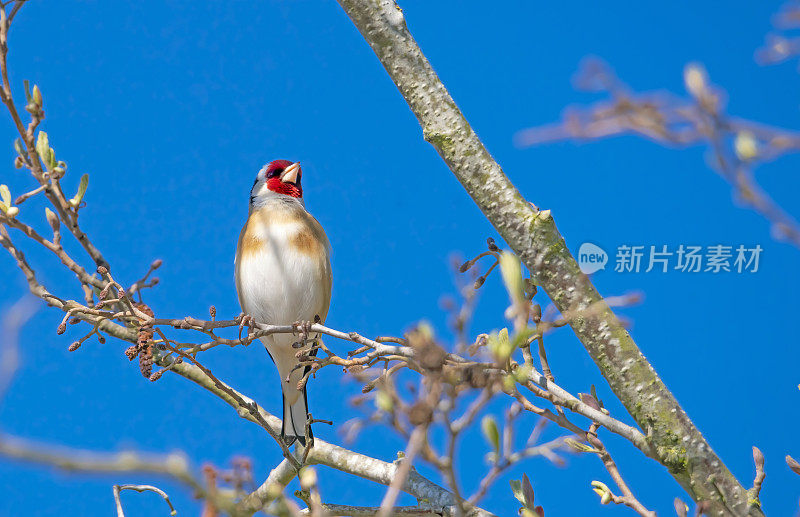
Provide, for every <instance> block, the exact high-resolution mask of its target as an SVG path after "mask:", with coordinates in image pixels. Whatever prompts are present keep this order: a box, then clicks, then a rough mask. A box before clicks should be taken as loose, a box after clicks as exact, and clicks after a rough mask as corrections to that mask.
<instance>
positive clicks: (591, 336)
mask: <svg viewBox="0 0 800 517" xmlns="http://www.w3.org/2000/svg"><path fill="white" fill-rule="evenodd" d="M338 1H339V4H340V5H341V6H342V8H343V9H344V11H345V12H346V13H347V15H348V16H349V17H350V19H351V20H352V21H353V23H354V24H355V26H356V28H358V30H359V32H360V33H361V35H362V36H363V37H364V39H366V40H367V42H368V43H369V45H370V47H371V48H372V50H373V51H374V52H375V54H376V55H377V56H378V59H379V60H380V62H381V63H382V64H383V66H384V68H385V69H386V71H387V72H388V73H389V76H390V77H391V78H392V81H394V83H395V85H396V86H397V88H398V89H399V90H400V93H401V94H402V95H403V97H404V98H405V100H406V101H407V102H408V105H409V107H410V108H411V110H412V111H413V112H414V114H415V115H416V117H417V119H418V120H419V123H420V125H421V126H422V131H423V136H424V138H425V140H426V141H428V142H429V143H430V144H432V145H433V146H434V147H435V148H436V150H437V152H438V153H439V155H440V156H441V157H442V159H443V160H444V161H445V163H446V164H447V166H448V167H449V168H450V170H451V171H452V172H453V174H455V176H456V177H457V178H458V180H459V181H460V182H461V184H462V185H463V186H464V188H465V189H466V191H467V192H468V193H469V195H470V196H471V197H472V199H473V200H474V201H475V203H476V204H477V205H478V207H479V208H480V209H481V211H482V212H483V213H484V215H485V216H486V217H487V218H488V219H489V221H490V222H491V223H492V225H493V226H494V227H495V228H496V229H497V231H498V233H499V234H500V235H501V236H502V237H503V239H505V241H506V242H507V243H508V245H509V246H510V247H511V248H512V249H513V250H514V251H515V252H516V253H517V254H518V255H519V257H520V259H521V260H522V261H523V262H524V263H525V265H526V266H527V267H528V268H529V269H530V271H531V272H532V273H533V275H534V279H535V280H536V282H537V283H538V284H539V285H541V286H542V287H543V288H544V289H545V291H546V292H547V294H548V295H549V296H550V298H551V299H552V300H553V302H554V303H555V304H556V306H557V307H558V308H559V310H561V311H562V312H567V311H576V310H581V309H585V308H587V307H589V306H590V305H592V304H595V303H598V302H599V303H603V302H602V297H601V296H600V294H599V293H598V292H597V290H596V289H595V288H594V286H593V285H592V283H591V281H590V280H589V279H588V277H586V276H585V275H584V274H582V273H581V271H580V269H579V268H578V264H577V262H576V261H575V259H574V257H573V256H572V255H571V253H570V252H569V250H568V249H567V247H566V245H565V242H564V239H563V237H562V236H561V234H560V233H559V231H558V229H557V228H556V225H555V223H554V221H553V218H552V216H551V214H550V211H549V210H538V209H537V208H536V207H534V206H532V205H531V204H530V203H528V202H527V201H526V200H525V199H524V198H523V197H522V195H521V194H520V193H519V191H518V190H517V189H516V188H515V187H514V185H513V184H512V183H511V181H510V180H509V179H508V177H507V176H506V175H505V174H504V173H503V171H502V169H501V168H500V166H499V165H498V164H497V162H495V160H494V159H493V158H492V156H491V155H490V154H489V152H488V151H487V150H486V148H485V147H484V146H483V144H482V143H481V141H480V139H479V138H478V136H477V135H476V134H475V132H474V131H473V130H472V128H471V127H470V125H469V123H468V122H467V121H466V119H465V118H464V116H463V114H462V113H461V111H460V110H459V109H458V107H457V106H456V104H455V102H454V101H453V99H452V98H451V97H450V94H449V93H448V92H447V90H446V89H445V87H444V85H443V84H442V82H441V81H440V80H439V78H438V77H437V75H436V73H435V72H434V71H433V69H432V68H431V65H430V63H429V62H428V60H427V59H426V58H425V56H424V55H423V53H422V51H421V50H420V48H419V46H418V45H417V43H416V42H415V41H414V38H413V37H412V36H411V33H410V32H409V31H408V28H407V27H406V23H405V19H404V16H403V12H402V10H401V9H400V8H399V7H398V6H397V5H396V4H395V3H394V2H393V1H391V0H338ZM592 313H593V314H592V315H591V316H586V317H579V318H576V319H575V320H574V321H573V322H572V325H571V326H572V329H573V331H574V332H575V334H576V335H577V337H578V339H579V340H580V341H581V342H582V343H583V345H584V346H585V347H586V350H587V351H588V352H589V354H590V355H591V357H592V359H593V360H594V362H595V363H596V364H597V366H598V367H599V368H600V371H601V373H602V374H603V376H604V377H605V378H606V379H607V381H608V383H609V385H610V387H611V389H612V390H613V391H614V393H615V394H616V395H617V396H618V397H619V399H620V400H621V401H622V403H623V404H624V405H625V407H626V408H627V410H628V411H629V412H630V414H631V415H632V416H633V418H634V419H635V420H636V422H637V423H638V424H639V426H640V427H641V428H642V430H643V432H644V434H645V435H646V436H647V437H648V441H649V443H650V445H651V447H652V449H653V453H654V455H655V457H656V458H657V459H658V461H659V462H660V463H661V464H663V465H664V466H665V467H667V469H668V470H669V472H670V473H671V474H672V476H673V477H674V478H675V479H676V480H677V481H678V482H679V483H680V484H681V486H683V488H684V489H686V491H687V492H688V493H689V494H690V495H691V497H692V498H693V499H694V500H695V501H710V502H712V505H711V513H712V514H714V515H731V514H732V515H747V514H750V515H762V513H761V511H760V509H759V508H758V507H757V506H756V505H752V506H751V505H750V503H749V501H748V498H747V491H746V490H745V489H744V488H743V487H742V485H741V484H740V483H739V482H738V481H737V480H736V478H735V477H734V476H733V475H732V474H731V472H730V471H729V470H728V469H727V467H726V466H725V465H724V464H723V462H722V460H720V458H719V457H717V455H716V454H715V453H714V451H713V450H712V449H711V447H710V446H709V444H708V443H707V442H706V440H705V439H704V438H703V436H702V435H701V433H700V431H699V430H698V429H697V428H696V427H695V426H694V424H693V423H692V421H691V420H690V419H689V417H688V416H687V415H686V413H685V412H684V411H683V410H682V409H681V407H680V405H679V404H678V401H677V400H676V399H675V397H674V396H673V395H672V393H670V391H669V390H668V389H667V387H666V386H665V385H664V383H663V382H662V381H661V379H659V377H658V375H657V374H656V372H655V371H654V370H653V368H652V366H651V365H650V364H649V363H648V361H647V360H646V359H645V357H644V356H643V355H642V353H641V352H640V350H639V348H638V347H637V345H636V343H635V342H634V341H633V339H632V338H631V336H630V335H629V334H628V332H627V330H626V329H625V328H624V327H623V326H622V325H621V324H620V322H619V320H618V319H617V318H616V316H615V315H614V313H613V312H612V311H611V310H610V309H609V308H608V307H607V306H605V304H603V309H602V310H601V311H595V310H593V311H592Z"/></svg>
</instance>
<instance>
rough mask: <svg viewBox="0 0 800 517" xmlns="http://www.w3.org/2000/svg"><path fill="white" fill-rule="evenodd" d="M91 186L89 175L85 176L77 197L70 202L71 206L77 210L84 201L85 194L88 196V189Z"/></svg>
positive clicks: (82, 178)
mask: <svg viewBox="0 0 800 517" xmlns="http://www.w3.org/2000/svg"><path fill="white" fill-rule="evenodd" d="M88 186H89V175H88V174H84V175H83V176H81V182H80V183H79V184H78V192H77V193H76V194H75V197H73V198H72V199H70V200H69V204H70V206H72V207H74V208H77V207H78V205H80V204H81V201H82V200H83V196H84V194H86V187H88Z"/></svg>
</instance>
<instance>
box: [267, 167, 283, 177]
mask: <svg viewBox="0 0 800 517" xmlns="http://www.w3.org/2000/svg"><path fill="white" fill-rule="evenodd" d="M282 172H283V169H281V168H278V169H272V170H271V171H268V172H267V175H266V179H270V178H276V177H278V176H280V175H281V173H282Z"/></svg>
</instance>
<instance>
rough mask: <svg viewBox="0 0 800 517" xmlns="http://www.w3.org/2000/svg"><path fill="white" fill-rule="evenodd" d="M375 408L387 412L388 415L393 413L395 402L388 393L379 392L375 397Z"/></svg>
mask: <svg viewBox="0 0 800 517" xmlns="http://www.w3.org/2000/svg"><path fill="white" fill-rule="evenodd" d="M375 406H376V407H377V408H378V409H380V410H381V411H386V412H387V413H389V412H391V411H392V408H393V407H394V401H393V400H392V397H391V396H390V395H389V394H388V393H386V392H385V391H379V392H378V393H377V394H376V395H375Z"/></svg>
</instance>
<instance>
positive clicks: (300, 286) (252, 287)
mask: <svg viewBox="0 0 800 517" xmlns="http://www.w3.org/2000/svg"><path fill="white" fill-rule="evenodd" d="M303 215H304V216H305V217H300V218H285V217H284V218H280V217H277V218H276V217H271V218H268V219H266V222H264V220H256V221H253V218H252V216H251V220H250V221H249V222H248V226H249V228H246V229H245V231H244V232H243V238H242V239H240V250H239V253H241V256H240V257H238V260H237V262H238V264H237V287H238V289H239V297H240V301H241V303H242V309H243V310H244V311H245V312H246V313H247V314H249V315H251V316H253V317H254V318H255V319H256V321H259V322H263V323H269V324H275V325H283V324H290V323H294V322H295V321H300V320H303V321H311V320H313V319H314V317H315V316H317V315H319V316H320V317H321V318H322V319H323V320H324V318H325V316H326V314H327V311H328V303H329V302H330V259H329V254H330V251H329V246H328V243H327V239H326V238H325V237H324V233H321V228H319V232H317V231H315V228H313V227H311V223H312V222H313V224H316V225H317V226H318V223H316V221H315V220H313V218H312V217H311V216H310V215H307V214H303ZM318 233H321V235H322V240H321V241H320V242H317V243H312V244H315V245H314V246H309V247H306V248H298V246H297V242H298V238H299V237H302V236H305V237H306V238H311V236H316V235H317V234H318ZM314 238H316V237H314Z"/></svg>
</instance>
